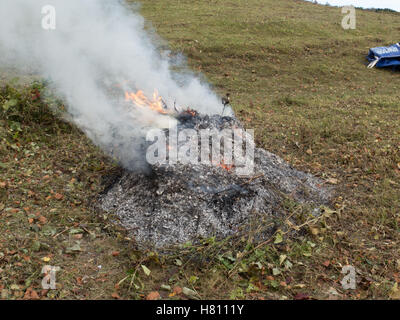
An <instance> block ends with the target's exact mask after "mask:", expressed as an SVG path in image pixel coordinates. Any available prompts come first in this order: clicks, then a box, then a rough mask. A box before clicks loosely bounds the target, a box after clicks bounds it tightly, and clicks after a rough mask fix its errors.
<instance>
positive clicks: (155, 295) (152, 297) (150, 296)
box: [146, 291, 161, 300]
mask: <svg viewBox="0 0 400 320" xmlns="http://www.w3.org/2000/svg"><path fill="white" fill-rule="evenodd" d="M160 298H161V296H160V294H159V293H158V291H152V292H150V293H149V294H148V295H147V297H146V300H158V299H160Z"/></svg>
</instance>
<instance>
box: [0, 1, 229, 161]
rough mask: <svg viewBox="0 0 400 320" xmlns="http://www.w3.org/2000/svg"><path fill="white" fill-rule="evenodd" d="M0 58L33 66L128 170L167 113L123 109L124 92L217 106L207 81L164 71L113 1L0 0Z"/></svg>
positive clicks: (135, 17)
mask: <svg viewBox="0 0 400 320" xmlns="http://www.w3.org/2000/svg"><path fill="white" fill-rule="evenodd" d="M46 5H50V6H53V7H54V8H55V9H56V29H55V30H45V29H43V28H42V19H43V18H44V15H43V14H42V8H43V7H44V6H46ZM0 64H3V65H4V64H7V65H11V64H12V65H13V66H14V67H19V68H20V69H22V70H24V69H28V68H29V69H32V68H33V70H34V71H35V72H38V73H39V74H40V76H42V77H44V78H46V79H49V80H50V81H51V83H52V85H53V86H54V88H55V90H56V91H57V94H58V95H60V96H61V97H62V98H63V99H65V101H66V103H67V108H68V112H69V114H70V115H71V118H72V120H73V122H74V123H75V124H76V125H78V126H79V127H80V128H81V129H82V130H83V131H84V132H85V133H86V134H87V135H88V136H89V138H91V139H92V140H93V141H94V143H96V144H97V145H99V146H100V147H102V148H103V149H104V150H105V151H107V152H112V153H113V154H114V155H115V156H116V157H117V158H118V159H119V160H120V161H121V163H122V164H123V165H124V166H125V167H128V168H137V167H140V166H141V165H142V164H141V163H140V154H141V150H140V149H141V143H142V142H143V140H142V137H143V136H144V135H145V134H144V131H146V128H148V127H165V126H166V123H168V122H171V121H173V119H172V118H171V117H168V116H165V115H161V114H158V113H156V112H153V111H151V110H145V109H143V110H139V109H137V110H134V109H132V108H127V106H126V103H125V102H124V98H125V97H124V95H123V92H124V90H130V91H136V90H138V89H141V90H143V92H144V93H145V94H146V95H147V96H148V97H151V96H152V94H153V92H154V89H157V90H158V92H159V94H160V95H161V96H162V97H163V99H164V101H165V102H166V104H167V105H169V106H171V105H172V106H173V105H176V106H181V107H190V108H192V109H195V110H198V111H199V112H201V113H208V114H214V113H221V112H222V105H221V102H220V100H219V98H218V97H217V96H216V95H215V94H214V93H213V92H212V91H211V90H210V88H209V87H208V86H207V85H206V84H204V83H202V82H201V81H200V80H199V79H198V78H197V77H195V76H193V75H188V74H185V75H184V76H183V75H181V74H178V73H176V72H174V71H172V70H171V69H172V68H171V67H173V64H172V63H171V62H170V60H169V59H168V58H167V54H165V53H164V54H163V53H161V52H160V51H159V50H158V49H157V46H156V44H155V43H154V42H153V41H152V40H151V37H150V35H149V33H148V32H146V31H145V29H144V19H143V18H142V16H141V15H140V14H139V13H137V12H134V11H133V10H132V8H128V7H127V5H126V4H125V3H124V2H122V1H119V0H0ZM0 66H1V65H0ZM116 85H119V86H120V87H119V90H120V91H118V90H116V89H118V88H117V87H116ZM115 92H118V93H119V94H115Z"/></svg>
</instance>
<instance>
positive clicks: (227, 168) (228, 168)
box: [213, 159, 234, 171]
mask: <svg viewBox="0 0 400 320" xmlns="http://www.w3.org/2000/svg"><path fill="white" fill-rule="evenodd" d="M213 164H214V165H215V166H217V167H220V168H222V169H224V170H226V171H231V170H232V169H233V168H234V165H233V164H225V162H224V160H223V159H222V161H221V162H220V163H215V162H214V163H213Z"/></svg>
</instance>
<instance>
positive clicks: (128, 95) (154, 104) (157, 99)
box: [125, 90, 168, 114]
mask: <svg viewBox="0 0 400 320" xmlns="http://www.w3.org/2000/svg"><path fill="white" fill-rule="evenodd" d="M125 101H131V102H132V103H134V104H135V105H137V106H139V107H148V108H150V109H152V110H154V111H157V112H159V113H162V114H167V113H168V112H167V110H165V108H164V104H163V100H162V98H161V96H159V95H158V92H157V90H154V93H153V97H152V99H149V98H148V97H146V95H145V94H144V93H143V91H142V90H138V91H137V92H136V93H134V92H128V91H125Z"/></svg>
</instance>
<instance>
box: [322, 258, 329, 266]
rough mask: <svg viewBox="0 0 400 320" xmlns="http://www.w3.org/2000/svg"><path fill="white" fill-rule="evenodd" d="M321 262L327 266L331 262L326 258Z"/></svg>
mask: <svg viewBox="0 0 400 320" xmlns="http://www.w3.org/2000/svg"><path fill="white" fill-rule="evenodd" d="M322 264H323V265H324V266H325V267H329V265H330V264H331V262H330V261H329V260H326V261H324V262H322Z"/></svg>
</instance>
